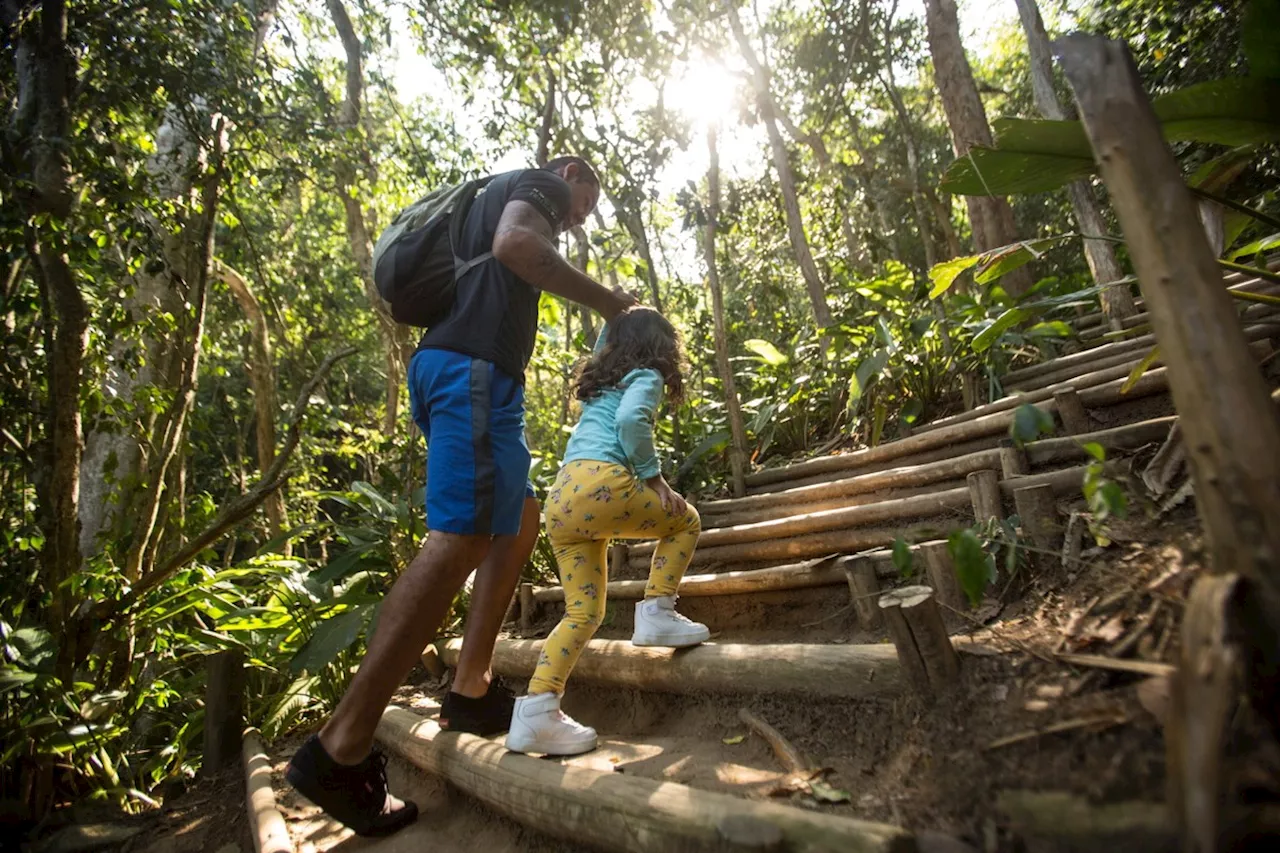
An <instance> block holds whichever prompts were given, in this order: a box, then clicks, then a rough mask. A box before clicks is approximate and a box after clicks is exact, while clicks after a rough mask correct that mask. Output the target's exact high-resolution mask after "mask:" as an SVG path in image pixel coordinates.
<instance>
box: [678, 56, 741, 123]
mask: <svg viewBox="0 0 1280 853" xmlns="http://www.w3.org/2000/svg"><path fill="white" fill-rule="evenodd" d="M741 86H742V80H741V78H739V77H738V76H736V75H735V74H734V73H733V72H731V71H730V70H729V69H728V68H726V67H725V66H724V64H723V63H721V62H720V61H719V60H716V59H711V58H709V57H705V56H702V57H697V58H695V59H691V60H690V61H688V62H683V63H679V64H677V65H675V66H673V67H672V69H671V75H670V76H669V77H668V78H667V86H666V98H667V105H668V106H669V107H671V108H672V109H674V110H676V111H677V112H679V113H680V114H682V115H683V116H684V117H685V118H687V119H689V120H690V121H692V122H694V123H696V124H698V125H701V126H707V125H711V124H715V125H718V126H719V125H724V124H725V123H726V122H727V121H729V120H730V119H731V118H732V117H733V116H734V114H735V113H736V110H737V106H738V90H739V89H740V88H741Z"/></svg>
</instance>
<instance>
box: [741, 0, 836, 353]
mask: <svg viewBox="0 0 1280 853" xmlns="http://www.w3.org/2000/svg"><path fill="white" fill-rule="evenodd" d="M728 11H729V24H730V26H731V27H732V28H733V34H734V36H735V37H736V38H737V40H738V45H739V47H740V48H741V49H742V57H743V58H744V59H745V60H746V61H747V64H748V65H749V66H750V67H751V70H752V72H753V80H754V83H755V89H756V97H757V99H758V101H759V105H760V115H761V118H762V119H763V120H764V125H765V130H766V131H767V132H768V134H769V147H770V149H771V150H772V152H773V165H774V168H775V169H777V170H778V184H779V186H780V187H781V188H782V200H783V203H784V205H785V206H786V211H787V232H788V234H790V236H791V248H792V250H793V251H794V252H795V253H796V261H797V262H798V263H799V264H800V273H801V275H803V276H804V283H805V289H806V290H807V291H808V293H809V303H810V305H811V306H812V307H813V319H814V322H815V323H817V325H818V327H819V328H826V327H827V326H830V325H831V322H832V320H831V309H830V308H828V307H827V293H826V288H825V287H824V286H823V284H822V276H821V275H819V273H818V265H817V264H816V263H815V262H814V260H813V254H812V252H810V251H809V238H808V236H807V235H806V234H805V230H804V220H803V219H802V218H801V216H800V201H799V197H798V195H797V193H796V182H795V177H794V175H792V173H791V163H790V162H789V161H788V159H787V146H786V143H785V142H784V141H783V139H782V133H781V132H780V131H779V130H778V114H779V112H778V108H777V105H776V104H775V103H774V101H773V95H772V93H771V92H770V91H769V71H768V69H767V68H765V67H764V65H763V64H761V62H760V59H759V58H758V57H757V56H756V52H755V49H754V48H753V47H752V46H751V42H750V41H749V40H748V39H747V34H746V32H745V31H744V30H743V29H742V20H741V19H740V18H739V17H738V9H737V6H736V5H735V4H733V3H730V4H729V5H728Z"/></svg>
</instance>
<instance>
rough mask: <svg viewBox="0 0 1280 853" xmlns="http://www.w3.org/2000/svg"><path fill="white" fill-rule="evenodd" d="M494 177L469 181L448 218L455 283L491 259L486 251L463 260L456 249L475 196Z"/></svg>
mask: <svg viewBox="0 0 1280 853" xmlns="http://www.w3.org/2000/svg"><path fill="white" fill-rule="evenodd" d="M494 177H495V176H494V175H489V176H487V177H484V178H477V179H476V180H474V181H471V182H470V183H469V184H468V186H467V187H466V189H465V190H464V191H463V192H462V193H460V194H459V196H458V200H457V203H456V204H455V205H454V208H453V211H452V213H451V214H450V216H449V245H450V247H451V248H452V250H453V278H454V280H455V281H457V280H459V279H461V278H462V277H463V276H464V275H466V274H467V273H469V272H471V271H472V270H473V269H475V268H476V267H478V266H480V265H481V264H483V263H484V262H485V261H487V260H489V259H490V258H492V257H493V252H492V251H488V252H483V253H481V254H479V255H476V256H475V257H474V258H471V259H470V260H464V259H463V258H462V257H461V256H460V255H459V254H458V247H459V246H461V245H462V230H463V228H465V227H466V224H467V217H468V216H469V215H470V214H471V205H472V204H473V203H474V202H475V200H476V196H478V195H479V194H480V193H481V192H482V191H483V190H484V188H485V187H486V186H488V185H489V182H490V181H492V180H493V179H494Z"/></svg>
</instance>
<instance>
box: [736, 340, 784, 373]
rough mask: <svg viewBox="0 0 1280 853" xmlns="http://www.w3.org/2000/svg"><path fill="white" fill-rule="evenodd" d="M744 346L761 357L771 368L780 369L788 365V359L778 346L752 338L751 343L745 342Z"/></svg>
mask: <svg viewBox="0 0 1280 853" xmlns="http://www.w3.org/2000/svg"><path fill="white" fill-rule="evenodd" d="M742 345H743V346H744V347H746V348H747V349H749V350H751V351H752V352H753V353H755V354H756V355H758V356H760V359H761V360H762V361H764V362H765V363H766V364H768V365H770V366H771V367H778V366H780V365H783V364H786V363H787V357H786V356H785V355H783V354H782V353H781V352H779V351H778V348H777V347H776V346H774V345H773V344H771V343H769V342H768V341H766V340H761V339H760V338H752V339H751V340H749V341H743V343H742Z"/></svg>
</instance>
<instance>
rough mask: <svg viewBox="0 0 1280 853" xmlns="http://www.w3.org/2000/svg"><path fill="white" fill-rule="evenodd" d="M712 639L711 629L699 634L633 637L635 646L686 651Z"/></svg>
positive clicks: (632, 641)
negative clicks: (662, 647)
mask: <svg viewBox="0 0 1280 853" xmlns="http://www.w3.org/2000/svg"><path fill="white" fill-rule="evenodd" d="M709 639H711V631H710V629H707V630H704V631H700V632H699V633H697V634H684V635H676V634H635V635H633V636H632V637H631V645H633V646H664V647H666V648H669V649H685V648H688V647H689V646H699V645H702V644H703V643H705V642H706V641H707V640H709Z"/></svg>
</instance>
